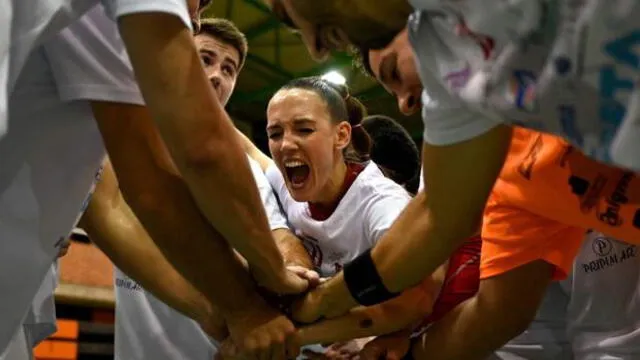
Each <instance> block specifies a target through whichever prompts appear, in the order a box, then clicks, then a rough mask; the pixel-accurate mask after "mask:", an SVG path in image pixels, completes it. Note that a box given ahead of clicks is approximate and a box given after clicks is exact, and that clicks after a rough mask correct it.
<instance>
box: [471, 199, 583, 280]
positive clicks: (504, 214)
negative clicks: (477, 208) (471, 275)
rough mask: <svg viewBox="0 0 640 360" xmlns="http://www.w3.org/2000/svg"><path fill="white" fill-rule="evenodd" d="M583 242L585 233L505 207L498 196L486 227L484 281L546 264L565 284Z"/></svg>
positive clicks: (490, 203)
mask: <svg viewBox="0 0 640 360" xmlns="http://www.w3.org/2000/svg"><path fill="white" fill-rule="evenodd" d="M583 238H584V229H582V228H578V227H573V226H566V225H563V224H561V223H558V222H556V221H552V220H550V219H547V218H544V217H541V216H538V215H536V214H533V213H530V212H528V211H526V210H523V209H520V208H515V207H512V206H510V205H506V204H503V203H501V201H500V198H499V197H498V196H497V195H496V194H495V193H494V194H492V195H491V197H490V199H489V201H488V202H487V206H486V208H485V214H484V219H483V225H482V256H481V264H480V278H481V279H486V278H489V277H493V276H497V275H500V274H503V273H505V272H507V271H510V270H512V269H515V268H517V267H519V266H522V265H525V264H528V263H530V262H532V261H536V260H544V261H546V262H547V263H549V264H551V265H553V266H554V267H555V271H554V273H553V279H554V280H562V279H564V278H566V277H567V275H568V274H570V273H571V269H572V267H573V262H574V259H575V257H576V256H577V254H578V251H579V250H580V245H581V243H582V240H583Z"/></svg>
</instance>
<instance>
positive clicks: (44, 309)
mask: <svg viewBox="0 0 640 360" xmlns="http://www.w3.org/2000/svg"><path fill="white" fill-rule="evenodd" d="M57 286H58V262H57V261H56V262H54V263H53V265H51V267H50V268H49V272H47V275H46V276H45V278H44V280H43V281H42V284H40V288H39V289H38V292H37V293H36V296H35V297H34V298H33V302H32V303H31V308H30V309H29V311H27V316H26V318H25V320H24V324H23V325H24V328H25V331H27V332H28V339H29V340H30V342H31V344H30V346H31V347H36V346H37V345H38V344H39V343H40V342H42V341H43V340H45V339H46V338H48V337H49V336H51V335H53V334H54V333H55V332H56V330H57V328H58V327H57V325H56V303H55V299H54V291H55V289H56V287H57Z"/></svg>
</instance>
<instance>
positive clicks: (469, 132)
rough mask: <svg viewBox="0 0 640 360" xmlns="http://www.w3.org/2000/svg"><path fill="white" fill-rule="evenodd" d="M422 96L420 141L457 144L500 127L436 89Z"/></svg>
mask: <svg viewBox="0 0 640 360" xmlns="http://www.w3.org/2000/svg"><path fill="white" fill-rule="evenodd" d="M439 90H440V91H434V92H431V93H429V94H427V92H426V90H425V91H423V93H422V122H423V123H424V133H423V139H424V142H426V143H427V144H430V145H436V146H443V145H450V144H455V143H459V142H462V141H465V140H469V139H472V138H474V137H476V136H479V135H482V134H484V133H486V132H487V131H489V130H491V129H493V128H494V127H496V126H498V125H499V124H500V121H499V120H498V119H495V118H491V117H489V116H487V115H485V114H483V113H480V112H477V111H474V110H472V109H470V108H469V107H468V106H466V105H465V104H463V103H462V101H461V100H459V99H457V98H454V97H453V96H452V95H451V94H449V93H446V90H445V89H439Z"/></svg>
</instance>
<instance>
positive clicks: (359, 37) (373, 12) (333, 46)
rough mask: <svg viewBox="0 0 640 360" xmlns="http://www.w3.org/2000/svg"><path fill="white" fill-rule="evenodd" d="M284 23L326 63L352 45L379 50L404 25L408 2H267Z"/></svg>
mask: <svg viewBox="0 0 640 360" xmlns="http://www.w3.org/2000/svg"><path fill="white" fill-rule="evenodd" d="M265 1H266V2H267V3H268V4H269V5H270V6H271V9H272V11H273V13H274V14H275V15H276V17H278V18H279V19H280V20H281V21H282V22H283V23H284V24H286V25H288V26H289V27H291V28H294V29H296V30H298V31H299V32H300V34H301V36H302V40H303V41H304V43H305V45H306V46H307V49H308V50H309V53H310V54H311V55H312V56H313V57H314V58H315V59H317V60H324V59H326V58H327V56H328V55H329V52H330V51H331V50H345V49H347V48H348V47H349V46H350V45H355V46H357V47H361V46H364V47H367V48H370V49H379V48H382V47H384V46H386V45H387V44H388V43H389V42H390V41H391V40H392V39H393V38H394V36H395V35H396V34H397V33H398V32H399V31H400V30H401V29H402V28H403V27H404V26H405V24H406V22H407V16H408V15H409V14H410V12H411V7H410V6H409V5H408V4H407V2H406V0H386V1H381V0H376V1H374V0H265Z"/></svg>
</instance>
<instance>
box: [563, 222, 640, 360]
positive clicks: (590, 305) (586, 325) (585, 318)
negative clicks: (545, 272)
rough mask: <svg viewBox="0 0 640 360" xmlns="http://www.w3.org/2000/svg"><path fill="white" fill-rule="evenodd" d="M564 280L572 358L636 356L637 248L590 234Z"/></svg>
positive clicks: (639, 323) (639, 305)
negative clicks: (567, 288)
mask: <svg viewBox="0 0 640 360" xmlns="http://www.w3.org/2000/svg"><path fill="white" fill-rule="evenodd" d="M569 279H570V280H571V281H570V282H569V286H570V288H571V301H570V303H569V310H568V333H569V340H570V341H571V343H572V346H573V352H574V354H575V359H576V360H602V359H605V360H614V359H615V360H627V359H639V358H640V285H639V284H640V257H638V249H637V247H636V246H635V245H629V244H626V243H623V242H620V241H616V240H614V239H612V238H609V237H606V236H604V235H602V234H600V233H597V232H591V233H589V234H588V235H587V238H586V240H585V242H584V243H583V245H582V248H581V250H580V253H579V254H578V257H577V259H576V262H575V264H574V267H573V274H572V275H571V277H570V278H569Z"/></svg>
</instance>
